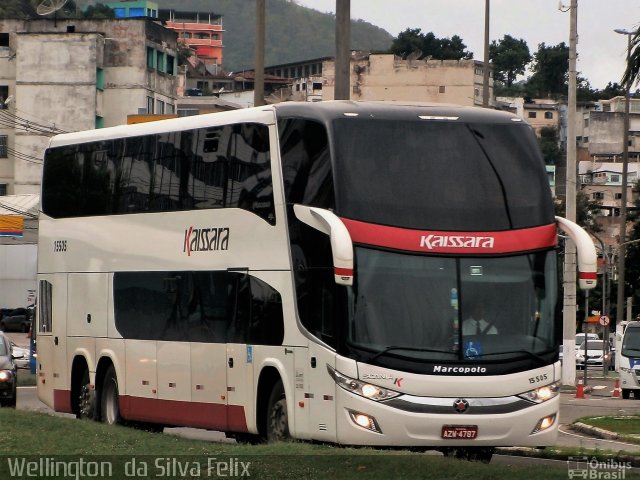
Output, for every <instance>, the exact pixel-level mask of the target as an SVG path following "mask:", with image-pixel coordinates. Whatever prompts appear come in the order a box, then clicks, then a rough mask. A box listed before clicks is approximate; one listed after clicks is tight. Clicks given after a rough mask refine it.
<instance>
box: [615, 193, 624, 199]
mask: <svg viewBox="0 0 640 480" xmlns="http://www.w3.org/2000/svg"><path fill="white" fill-rule="evenodd" d="M613 198H615V199H616V200H621V199H622V194H621V193H616V194H614V196H613Z"/></svg>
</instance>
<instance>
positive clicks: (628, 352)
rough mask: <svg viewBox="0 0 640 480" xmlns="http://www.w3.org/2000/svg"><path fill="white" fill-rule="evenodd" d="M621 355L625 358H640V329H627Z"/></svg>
mask: <svg viewBox="0 0 640 480" xmlns="http://www.w3.org/2000/svg"><path fill="white" fill-rule="evenodd" d="M620 353H622V355H624V356H625V357H640V328H638V327H631V328H630V327H627V329H626V330H625V332H624V339H623V341H622V351H621V352H620Z"/></svg>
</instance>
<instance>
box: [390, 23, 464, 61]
mask: <svg viewBox="0 0 640 480" xmlns="http://www.w3.org/2000/svg"><path fill="white" fill-rule="evenodd" d="M466 48H467V46H466V45H465V44H464V43H463V42H462V38H460V37H459V36H457V35H454V36H453V37H451V38H450V39H449V38H437V37H436V36H435V35H434V34H433V32H429V33H426V34H425V33H422V30H421V29H419V28H407V29H406V30H405V31H404V32H400V34H399V35H398V38H395V39H394V40H393V43H392V44H391V48H390V49H389V52H390V53H393V54H395V55H398V56H401V57H405V56H406V55H409V54H411V53H414V52H419V53H420V54H421V55H422V56H423V57H431V58H434V59H436V60H463V59H464V60H468V59H471V58H473V53H472V52H467V51H466Z"/></svg>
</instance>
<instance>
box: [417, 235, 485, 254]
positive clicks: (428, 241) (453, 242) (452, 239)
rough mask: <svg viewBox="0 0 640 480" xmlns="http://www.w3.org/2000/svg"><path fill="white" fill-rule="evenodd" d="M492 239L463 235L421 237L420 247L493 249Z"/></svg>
mask: <svg viewBox="0 0 640 480" xmlns="http://www.w3.org/2000/svg"><path fill="white" fill-rule="evenodd" d="M494 243H495V238H494V237H473V236H463V235H433V234H431V235H423V236H422V237H421V238H420V247H421V248H427V249H428V250H433V249H434V248H493V246H494Z"/></svg>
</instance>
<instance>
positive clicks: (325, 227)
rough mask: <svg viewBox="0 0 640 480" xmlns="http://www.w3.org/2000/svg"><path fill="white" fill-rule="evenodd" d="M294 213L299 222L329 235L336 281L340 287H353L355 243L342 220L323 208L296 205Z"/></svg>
mask: <svg viewBox="0 0 640 480" xmlns="http://www.w3.org/2000/svg"><path fill="white" fill-rule="evenodd" d="M293 211H294V213H295V215H296V217H297V218H298V220H300V221H301V222H303V223H305V224H307V225H309V226H310V227H312V228H315V229H316V230H319V231H321V232H323V233H325V234H327V235H329V241H330V242H331V253H332V255H333V271H334V276H335V281H336V283H337V284H338V285H353V243H352V242H351V235H349V231H348V230H347V227H345V225H344V223H342V220H340V219H339V218H338V216H337V215H336V214H334V213H333V212H330V211H329V210H325V209H323V208H317V207H307V206H305V205H298V204H296V205H294V206H293Z"/></svg>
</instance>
